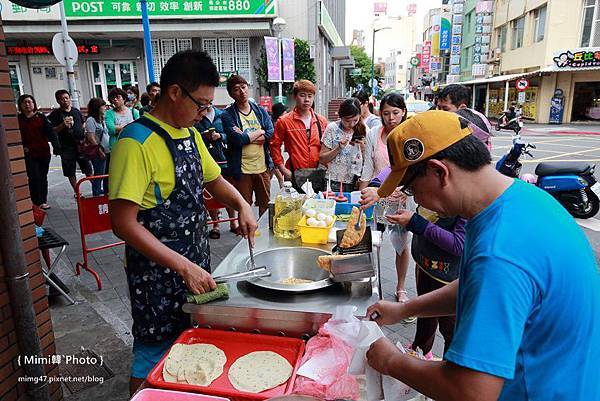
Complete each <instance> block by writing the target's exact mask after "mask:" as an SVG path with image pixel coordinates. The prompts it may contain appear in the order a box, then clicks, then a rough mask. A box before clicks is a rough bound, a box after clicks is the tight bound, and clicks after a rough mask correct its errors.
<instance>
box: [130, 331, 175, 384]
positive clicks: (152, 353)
mask: <svg viewBox="0 0 600 401" xmlns="http://www.w3.org/2000/svg"><path fill="white" fill-rule="evenodd" d="M172 344H173V342H172V341H164V342H160V343H145V342H142V341H138V340H133V363H132V365H131V377H134V378H136V379H145V378H146V376H148V374H149V373H150V371H151V370H152V368H154V366H156V364H157V363H158V361H160V358H162V357H163V355H164V354H165V352H167V351H168V350H169V348H170V347H171V345H172Z"/></svg>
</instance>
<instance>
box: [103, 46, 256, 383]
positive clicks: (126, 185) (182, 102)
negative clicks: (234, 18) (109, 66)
mask: <svg viewBox="0 0 600 401" xmlns="http://www.w3.org/2000/svg"><path fill="white" fill-rule="evenodd" d="M218 85H219V73H218V71H217V68H216V67H215V65H214V64H213V62H212V60H211V58H210V57H209V56H208V55H207V54H206V53H204V52H200V51H194V50H186V51H183V52H179V53H177V54H175V55H174V56H173V57H171V58H170V59H169V61H168V62H167V64H166V65H165V66H164V68H163V70H162V72H161V77H160V87H161V94H162V95H161V96H160V98H159V100H158V103H157V104H156V107H155V108H154V109H153V110H152V111H151V112H150V113H146V114H144V116H143V117H142V118H140V119H138V120H136V121H135V122H133V123H131V124H129V125H128V126H127V127H125V128H124V129H123V131H122V132H121V134H120V136H119V140H118V141H117V143H116V144H115V146H114V148H113V151H112V159H111V163H110V188H109V199H110V201H109V202H110V203H109V208H110V217H111V222H112V227H113V231H114V233H115V234H116V235H117V236H118V237H120V238H122V239H123V240H124V241H125V243H126V248H125V257H126V274H127V281H128V284H129V293H130V298H131V313H132V316H133V329H132V334H133V337H134V344H133V364H132V373H131V380H130V390H131V392H132V393H133V392H135V390H136V389H137V388H138V387H139V385H140V384H141V383H142V381H143V380H144V379H145V378H146V376H147V375H148V373H149V372H150V370H151V369H152V367H154V365H155V364H156V363H157V362H158V361H159V360H160V358H161V357H162V355H163V354H164V353H165V352H166V350H167V349H168V348H169V346H170V345H171V344H172V342H173V340H174V339H175V338H176V337H177V336H178V335H179V334H181V332H182V331H183V330H184V329H186V328H187V327H188V326H189V317H186V315H185V314H184V313H183V311H182V309H181V307H182V305H183V304H184V302H186V295H187V294H188V293H193V294H200V293H204V292H208V291H211V290H213V289H215V288H216V285H215V282H214V280H213V279H212V278H211V275H210V272H211V265H210V248H209V242H208V224H207V221H208V217H207V216H208V213H207V211H206V209H205V207H204V200H203V190H204V189H205V188H206V189H207V190H208V191H209V192H210V193H211V195H212V196H213V197H214V198H215V199H217V200H218V201H219V202H221V203H223V204H225V205H227V206H229V207H232V208H234V209H236V210H237V211H238V212H239V226H240V230H241V233H242V234H243V235H244V236H245V237H249V238H250V239H251V240H253V238H254V232H255V231H256V227H257V224H256V218H255V217H254V214H253V212H252V209H251V208H250V206H249V205H248V204H247V203H246V202H245V201H244V198H242V196H241V195H240V194H239V192H238V191H236V190H235V188H234V187H233V186H232V185H231V184H229V183H228V182H227V181H225V179H223V177H222V176H221V174H220V169H219V166H218V165H217V163H216V162H215V161H214V160H213V159H212V157H211V156H210V154H209V152H208V150H207V148H206V146H205V145H204V142H203V140H202V136H201V134H200V133H199V132H198V131H197V130H196V129H195V128H193V125H194V124H195V123H197V122H198V121H200V120H201V119H202V118H203V117H204V115H205V114H206V113H207V110H208V109H209V108H210V107H211V103H212V101H213V97H214V92H215V87H216V86H218Z"/></svg>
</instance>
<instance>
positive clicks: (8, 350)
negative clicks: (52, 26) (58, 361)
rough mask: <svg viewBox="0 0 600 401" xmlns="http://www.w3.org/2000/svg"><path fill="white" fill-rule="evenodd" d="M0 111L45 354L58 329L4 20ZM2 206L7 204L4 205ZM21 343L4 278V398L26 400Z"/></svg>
mask: <svg viewBox="0 0 600 401" xmlns="http://www.w3.org/2000/svg"><path fill="white" fill-rule="evenodd" d="M0 114H1V115H2V125H3V126H4V129H5V131H6V136H7V142H8V154H9V156H10V160H11V161H10V167H11V170H12V174H13V178H14V180H13V185H14V188H15V192H16V199H17V202H16V204H15V205H8V207H14V208H15V209H16V210H17V212H18V213H19V222H20V223H21V240H22V241H23V247H24V252H25V259H26V264H27V269H28V270H29V284H30V287H31V292H32V296H33V302H34V309H35V314H36V322H37V327H38V335H39V336H40V341H41V343H42V349H43V352H44V356H48V355H52V354H54V353H55V352H56V348H55V346H54V332H53V330H52V321H51V320H50V310H49V309H48V298H47V296H46V287H45V285H44V276H43V275H42V271H41V266H40V253H39V251H38V242H37V239H36V237H35V227H34V224H33V213H32V212H31V200H30V198H29V188H28V187H27V174H26V172H25V161H24V160H23V146H22V145H21V134H20V133H19V130H18V123H17V118H16V107H15V99H14V97H13V93H12V90H11V86H10V79H9V75H8V59H7V57H6V47H5V45H4V30H3V29H2V22H1V20H0ZM2 207H7V206H6V205H2ZM4 276H5V270H4V266H3V265H2V259H1V257H0V277H4ZM18 354H19V345H18V344H17V336H16V333H15V331H14V322H13V317H12V310H11V307H10V304H9V298H8V290H7V286H6V283H5V282H4V281H2V280H0V400H3V401H12V400H26V399H27V395H26V392H25V385H24V383H19V382H18V378H19V377H20V376H23V375H24V373H23V370H22V369H21V368H19V366H18V365H17V358H16V357H17V355H18ZM46 372H47V375H48V376H57V375H58V366H56V365H48V366H46ZM50 394H51V396H52V400H60V399H62V390H61V388H60V385H59V384H58V383H56V382H55V383H53V384H51V385H50Z"/></svg>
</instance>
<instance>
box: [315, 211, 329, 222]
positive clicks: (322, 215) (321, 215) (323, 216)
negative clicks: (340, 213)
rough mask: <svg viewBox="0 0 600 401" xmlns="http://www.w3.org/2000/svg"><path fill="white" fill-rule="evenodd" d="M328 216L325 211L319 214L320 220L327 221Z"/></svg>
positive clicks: (318, 218)
mask: <svg viewBox="0 0 600 401" xmlns="http://www.w3.org/2000/svg"><path fill="white" fill-rule="evenodd" d="M326 218H327V215H326V214H325V213H319V214H317V220H319V221H325V219H326Z"/></svg>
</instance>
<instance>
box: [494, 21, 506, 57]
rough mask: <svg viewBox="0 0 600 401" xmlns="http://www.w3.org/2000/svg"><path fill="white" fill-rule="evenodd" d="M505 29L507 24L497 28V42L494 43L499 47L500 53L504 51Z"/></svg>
mask: <svg viewBox="0 0 600 401" xmlns="http://www.w3.org/2000/svg"><path fill="white" fill-rule="evenodd" d="M506 31H507V24H504V25H502V26H501V27H500V28H498V42H497V43H496V47H497V48H499V49H500V51H501V52H502V53H504V52H505V51H506Z"/></svg>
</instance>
